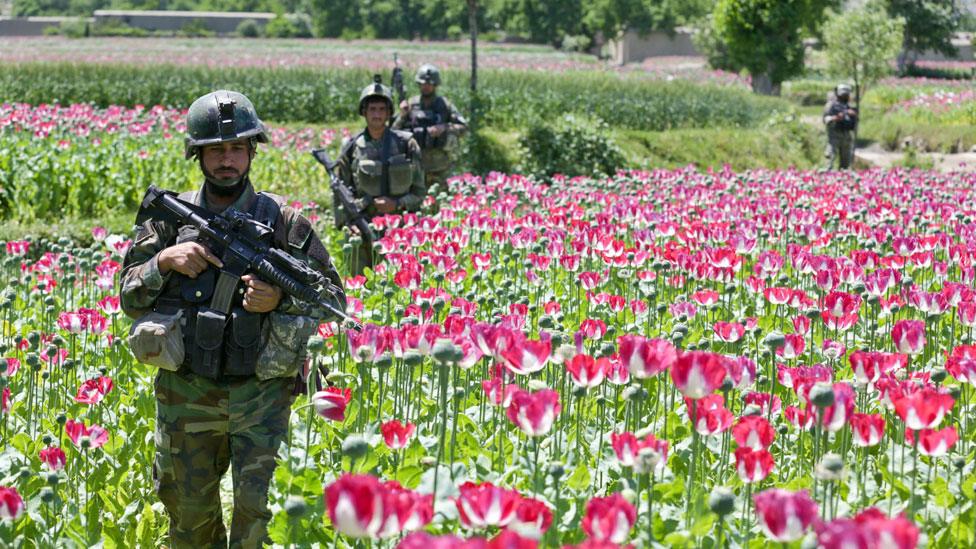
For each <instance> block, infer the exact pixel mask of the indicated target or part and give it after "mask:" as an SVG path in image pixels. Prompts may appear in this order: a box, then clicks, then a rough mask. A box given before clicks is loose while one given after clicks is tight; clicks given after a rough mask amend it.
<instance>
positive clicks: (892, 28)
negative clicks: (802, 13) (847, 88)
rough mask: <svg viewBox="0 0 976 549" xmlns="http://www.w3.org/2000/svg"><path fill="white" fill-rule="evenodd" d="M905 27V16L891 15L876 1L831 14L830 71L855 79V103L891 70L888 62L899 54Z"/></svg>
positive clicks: (826, 28)
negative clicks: (892, 16)
mask: <svg viewBox="0 0 976 549" xmlns="http://www.w3.org/2000/svg"><path fill="white" fill-rule="evenodd" d="M904 31H905V20H904V19H901V18H900V17H899V18H891V17H889V16H888V14H887V12H886V11H885V9H884V6H882V5H880V4H879V3H877V2H869V3H868V4H866V5H865V6H863V7H860V8H858V9H855V10H852V11H849V12H844V13H837V14H832V15H831V16H830V17H828V19H827V22H826V24H825V25H824V29H823V36H824V46H825V49H826V52H827V71H828V72H829V73H830V74H831V75H832V76H836V77H838V78H850V79H851V80H852V81H853V82H854V103H855V105H860V104H861V96H862V95H863V94H864V92H865V91H867V88H868V87H869V86H871V85H872V84H874V83H875V82H877V81H878V80H879V79H880V78H881V77H882V76H884V75H886V74H887V73H888V72H890V71H891V68H890V66H889V65H888V62H889V61H890V60H891V59H892V58H893V57H895V56H896V55H898V50H899V49H901V44H902V36H903V33H904Z"/></svg>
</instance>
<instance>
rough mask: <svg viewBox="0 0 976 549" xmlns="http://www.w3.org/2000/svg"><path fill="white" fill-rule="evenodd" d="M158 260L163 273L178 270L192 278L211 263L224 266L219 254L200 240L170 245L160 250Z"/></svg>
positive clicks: (160, 270) (218, 266)
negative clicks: (216, 254) (212, 251)
mask: <svg viewBox="0 0 976 549" xmlns="http://www.w3.org/2000/svg"><path fill="white" fill-rule="evenodd" d="M156 261H157V263H158V265H159V272H160V273H161V274H166V273H168V272H170V271H176V272H178V273H180V274H183V275H186V276H188V277H190V278H196V277H197V276H198V275H199V274H200V273H202V272H203V271H205V270H207V267H208V266H210V265H214V266H215V267H217V268H221V267H223V266H224V264H223V262H221V261H220V259H219V258H218V257H217V256H215V255H214V254H213V253H211V252H210V250H208V249H207V247H206V246H204V245H203V244H200V243H199V242H184V243H182V244H177V245H175V246H170V247H169V248H166V249H164V250H163V251H161V252H159V257H157V258H156Z"/></svg>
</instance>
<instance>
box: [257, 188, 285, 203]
mask: <svg viewBox="0 0 976 549" xmlns="http://www.w3.org/2000/svg"><path fill="white" fill-rule="evenodd" d="M258 194H263V195H264V196H267V197H268V198H270V199H271V200H274V201H275V202H276V203H277V204H278V205H279V206H288V199H287V198H285V197H283V196H281V195H280V194H275V193H269V192H268V191H261V192H259V193H258Z"/></svg>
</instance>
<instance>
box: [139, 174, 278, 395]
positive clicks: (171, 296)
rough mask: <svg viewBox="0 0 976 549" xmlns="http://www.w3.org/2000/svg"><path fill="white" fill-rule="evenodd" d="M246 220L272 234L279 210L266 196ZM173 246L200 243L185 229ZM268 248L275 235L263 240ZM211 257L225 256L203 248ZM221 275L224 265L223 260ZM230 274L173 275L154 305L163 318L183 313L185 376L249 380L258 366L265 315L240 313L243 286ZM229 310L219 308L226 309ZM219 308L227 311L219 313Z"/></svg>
mask: <svg viewBox="0 0 976 549" xmlns="http://www.w3.org/2000/svg"><path fill="white" fill-rule="evenodd" d="M196 194H197V193H196V192H195V191H191V192H187V193H182V194H180V196H179V198H180V199H182V200H186V201H188V202H195V199H196ZM247 213H248V214H250V216H251V217H252V218H253V219H254V220H255V221H258V222H259V223H262V224H264V225H267V226H268V227H271V228H272V229H273V228H274V227H275V224H276V223H278V219H279V217H280V215H281V209H280V207H279V206H278V203H277V202H276V201H275V200H274V199H273V198H271V197H270V196H268V195H266V194H264V193H258V194H257V196H256V197H255V199H254V200H253V201H252V202H251V205H250V207H249V208H248V211H247ZM178 231H179V232H178V235H177V237H176V242H175V244H182V243H184V242H199V241H200V235H199V231H198V230H197V229H196V228H195V227H191V226H188V225H184V226H181V227H179V228H178ZM261 239H262V240H264V241H265V242H266V243H267V244H269V245H274V246H275V247H279V248H280V247H282V246H281V245H280V243H276V242H273V239H274V232H270V233H268V234H265V235H263V236H261ZM207 245H208V247H209V248H210V249H211V252H213V254H214V255H216V256H217V257H221V258H222V259H223V254H224V250H223V249H222V248H216V247H214V245H213V244H212V243H210V242H208V243H207ZM223 261H224V267H225V270H226V269H227V267H228V261H227V260H226V259H223ZM242 274H244V273H238V274H236V275H235V274H230V273H226V272H222V271H220V270H218V269H217V268H216V267H214V266H212V265H211V266H209V267H208V268H207V269H206V270H205V271H203V272H202V273H200V274H199V275H198V276H197V277H196V278H190V277H188V276H186V275H183V274H180V273H175V272H174V273H173V278H172V279H171V280H170V282H169V283H168V285H167V291H165V292H164V294H163V295H162V296H160V297H159V299H157V302H156V309H157V310H159V311H160V312H164V313H175V312H176V311H177V310H182V311H183V322H184V325H183V340H184V345H185V348H186V358H184V361H183V366H182V368H181V370H189V371H191V372H193V373H195V374H197V375H201V376H204V377H207V378H210V379H219V378H221V377H222V376H252V375H254V372H255V368H256V366H257V358H258V355H259V353H260V350H261V349H260V347H261V342H262V341H263V340H264V339H265V338H264V337H263V334H264V330H265V329H266V327H265V324H266V323H265V317H267V314H259V313H251V312H248V311H246V310H244V307H243V293H244V292H243V286H242V284H241V281H240V275H242ZM225 303H229V306H227V305H218V304H225ZM221 308H223V309H226V310H221Z"/></svg>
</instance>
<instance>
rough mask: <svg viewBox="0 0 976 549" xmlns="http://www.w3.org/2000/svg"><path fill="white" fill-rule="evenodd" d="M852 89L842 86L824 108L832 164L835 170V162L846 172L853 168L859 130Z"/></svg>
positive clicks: (845, 85) (831, 166)
mask: <svg viewBox="0 0 976 549" xmlns="http://www.w3.org/2000/svg"><path fill="white" fill-rule="evenodd" d="M850 101H851V87H850V86H848V85H847V84H841V85H839V86H837V88H836V89H835V90H834V97H833V98H829V99H828V101H827V105H826V106H825V107H824V113H823V121H824V124H825V125H826V126H827V144H828V147H829V151H830V152H829V157H830V164H829V167H830V168H831V169H833V167H834V161H835V160H836V161H837V167H838V168H839V169H842V170H845V169H848V168H850V167H851V163H852V162H853V160H854V132H855V130H857V109H854V108H852V107H851V106H850Z"/></svg>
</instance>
